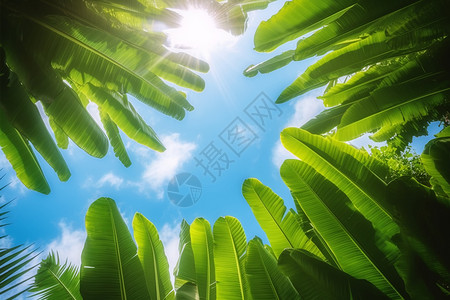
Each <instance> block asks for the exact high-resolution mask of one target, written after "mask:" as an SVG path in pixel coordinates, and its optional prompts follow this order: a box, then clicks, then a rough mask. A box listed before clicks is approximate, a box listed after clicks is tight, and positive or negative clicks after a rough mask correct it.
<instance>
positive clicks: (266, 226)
mask: <svg viewBox="0 0 450 300" xmlns="http://www.w3.org/2000/svg"><path fill="white" fill-rule="evenodd" d="M242 195H243V196H244V198H245V200H247V203H248V204H249V205H250V208H251V209H252V211H253V214H254V216H255V218H256V220H257V221H258V223H259V224H260V226H261V228H262V229H263V230H264V232H265V233H266V235H267V238H268V239H269V242H270V245H271V247H272V249H273V252H274V253H275V255H276V257H278V256H279V255H280V254H281V252H282V251H283V250H284V249H285V248H303V249H307V250H308V251H310V252H312V253H314V254H315V255H317V256H319V257H321V258H325V257H324V256H323V255H322V253H321V252H320V250H319V249H318V248H317V247H316V245H315V244H314V243H313V242H312V241H311V240H310V239H309V238H308V237H307V236H306V235H305V233H304V232H303V230H302V229H301V226H300V222H299V220H298V218H297V216H296V214H295V212H294V211H293V210H289V211H288V212H287V213H286V206H284V202H283V199H281V198H280V197H279V196H278V195H277V194H275V193H274V192H273V191H272V190H271V189H270V188H268V187H267V186H265V185H263V184H262V183H261V182H260V181H259V180H257V179H255V178H251V179H247V180H245V181H244V184H243V185H242Z"/></svg>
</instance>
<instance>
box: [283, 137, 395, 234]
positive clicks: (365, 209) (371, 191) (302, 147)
mask: <svg viewBox="0 0 450 300" xmlns="http://www.w3.org/2000/svg"><path fill="white" fill-rule="evenodd" d="M281 143H282V144H283V145H284V146H285V147H286V149H287V150H289V151H290V152H292V153H293V154H294V155H295V156H297V157H298V158H299V159H301V160H302V161H304V162H305V163H307V164H308V165H310V166H311V167H313V168H314V169H315V170H316V172H318V173H319V174H321V175H322V176H324V177H325V178H327V179H328V180H329V181H331V182H332V183H333V184H334V185H336V186H337V187H338V188H339V189H340V190H342V191H343V192H344V193H345V194H346V195H347V197H349V199H350V200H351V201H352V203H353V205H354V206H355V207H356V208H357V209H358V210H359V211H360V212H361V213H362V214H363V215H364V216H365V217H366V218H367V219H368V220H370V221H371V222H372V223H373V226H374V227H375V229H376V230H377V232H378V233H379V234H381V235H384V236H385V237H386V238H387V239H388V240H389V239H390V238H391V237H392V236H394V235H395V234H397V233H398V232H399V229H398V226H397V225H396V224H395V222H394V221H393V220H392V214H393V212H392V207H391V206H390V203H389V202H387V201H386V198H385V191H386V183H385V182H384V179H385V178H386V176H387V174H388V168H387V166H386V165H383V164H382V163H381V162H380V161H378V160H376V159H373V158H372V157H370V156H369V155H368V154H367V152H365V151H362V150H357V149H355V148H353V147H352V146H350V145H348V144H345V143H343V142H338V141H336V140H334V139H331V138H324V137H321V136H318V135H313V134H310V133H308V132H307V131H305V130H302V129H298V128H286V129H284V130H283V131H282V132H281Z"/></svg>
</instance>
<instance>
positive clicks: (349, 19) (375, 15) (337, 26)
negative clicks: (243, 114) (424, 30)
mask: <svg viewBox="0 0 450 300" xmlns="http://www.w3.org/2000/svg"><path fill="white" fill-rule="evenodd" d="M436 2H438V1H434V2H433V3H431V5H430V2H429V1H415V0H412V1H411V0H399V1H395V2H392V1H389V0H381V1H378V2H376V3H375V2H373V1H359V2H358V4H356V5H354V6H353V7H351V8H350V9H349V10H348V11H346V12H345V13H344V14H343V15H342V16H340V17H339V18H338V19H336V20H334V21H333V22H331V23H329V24H327V26H324V27H323V28H321V29H320V30H318V31H317V32H314V33H313V34H312V35H311V36H309V37H307V38H305V39H303V40H300V41H299V42H298V43H297V49H296V53H295V60H302V59H306V58H308V57H311V56H315V55H323V54H325V53H327V52H329V51H331V50H337V49H339V48H342V47H343V46H345V45H348V44H350V43H353V42H356V41H358V40H361V39H363V38H364V37H365V33H372V32H374V31H377V30H380V29H384V28H386V27H392V26H393V25H394V24H396V23H399V22H404V21H405V20H409V19H412V18H415V17H416V16H417V13H418V12H422V13H423V11H426V10H430V9H431V8H432V9H433V12H432V13H433V14H434V15H435V16H437V15H438V14H437V13H436V12H438V13H439V9H437V8H436V7H435V6H436ZM427 13H428V14H430V13H429V12H428V11H427Z"/></svg>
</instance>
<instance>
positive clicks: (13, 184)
mask: <svg viewBox="0 0 450 300" xmlns="http://www.w3.org/2000/svg"><path fill="white" fill-rule="evenodd" d="M6 182H7V183H9V185H8V187H9V188H12V189H13V190H14V191H16V192H19V193H20V194H21V195H24V194H25V193H26V192H27V191H28V189H27V188H26V186H25V185H24V184H23V183H22V182H21V181H20V180H19V178H17V177H16V176H15V173H14V175H13V176H10V177H9V179H8V180H7V181H6Z"/></svg>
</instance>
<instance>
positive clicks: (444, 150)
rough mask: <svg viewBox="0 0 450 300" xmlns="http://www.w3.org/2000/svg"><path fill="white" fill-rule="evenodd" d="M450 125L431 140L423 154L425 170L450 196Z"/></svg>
mask: <svg viewBox="0 0 450 300" xmlns="http://www.w3.org/2000/svg"><path fill="white" fill-rule="evenodd" d="M449 128H450V127H446V128H445V129H444V130H442V131H441V132H440V133H439V135H438V137H437V138H436V139H433V140H431V141H429V142H428V143H427V144H426V145H425V149H424V150H423V153H422V155H421V160H422V162H423V166H424V167H425V170H426V171H427V172H428V174H430V175H431V176H432V177H433V178H434V180H435V181H436V182H437V185H439V187H440V189H442V190H443V191H444V193H445V194H446V195H447V197H449V198H450V165H449V159H448V158H449V157H450V129H449Z"/></svg>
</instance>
